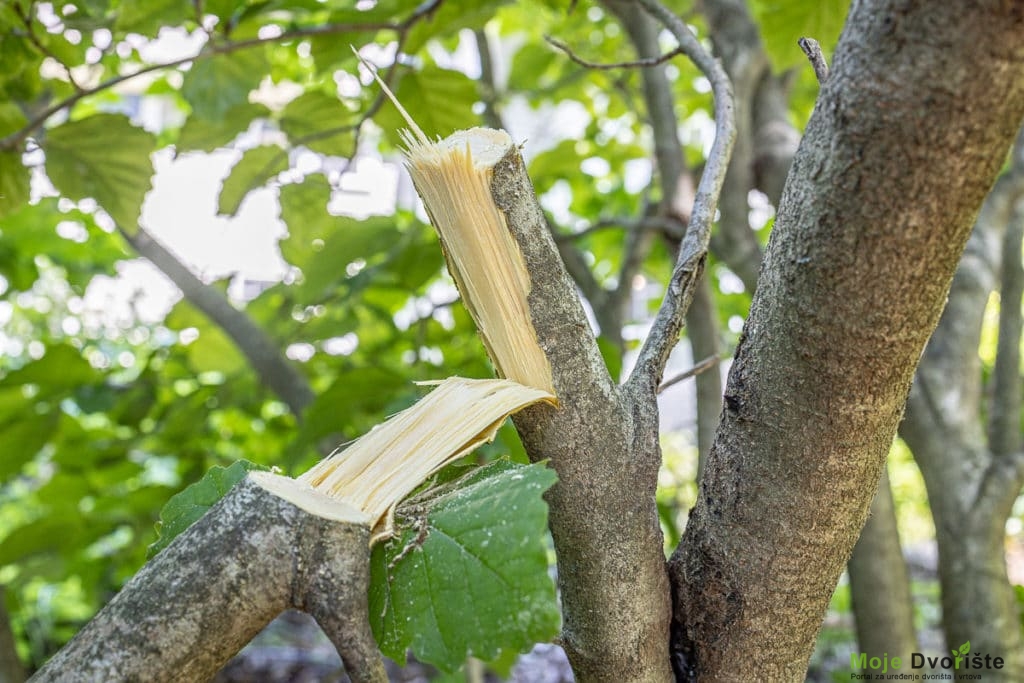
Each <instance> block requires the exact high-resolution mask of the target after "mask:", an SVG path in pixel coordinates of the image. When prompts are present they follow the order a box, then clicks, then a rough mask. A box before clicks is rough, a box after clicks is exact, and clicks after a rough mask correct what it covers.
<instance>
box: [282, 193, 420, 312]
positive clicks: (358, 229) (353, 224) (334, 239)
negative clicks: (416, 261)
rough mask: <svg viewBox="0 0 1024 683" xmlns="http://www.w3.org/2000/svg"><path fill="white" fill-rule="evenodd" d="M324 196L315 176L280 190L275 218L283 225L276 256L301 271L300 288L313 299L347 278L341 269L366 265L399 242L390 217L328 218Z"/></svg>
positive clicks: (327, 194)
mask: <svg viewBox="0 0 1024 683" xmlns="http://www.w3.org/2000/svg"><path fill="white" fill-rule="evenodd" d="M330 193H331V189H330V186H329V185H328V184H327V181H326V180H324V178H323V176H319V175H317V176H310V177H308V178H306V180H305V181H304V182H302V183H301V184H298V185H287V186H285V187H283V188H281V219H282V220H283V221H284V222H285V224H286V225H287V226H288V237H287V239H284V240H282V241H281V255H282V256H283V257H284V258H285V259H286V260H287V261H288V262H289V263H291V264H292V265H295V266H298V267H299V268H300V269H301V270H302V276H303V282H302V289H303V291H304V292H305V293H307V294H308V295H309V296H310V297H313V298H314V299H319V298H322V296H323V295H324V292H325V291H326V290H327V289H328V288H329V287H330V286H331V285H333V284H335V283H337V282H338V281H340V280H342V279H344V278H346V277H347V275H346V273H345V266H346V265H347V264H349V263H351V262H353V261H355V260H356V259H360V258H362V259H365V260H367V261H369V260H371V258H373V257H374V256H376V255H378V254H381V253H382V252H384V251H386V250H388V249H390V248H391V247H393V246H394V245H395V244H396V243H397V242H398V240H399V238H400V233H399V231H398V229H397V228H396V227H395V221H394V218H391V217H374V218H368V219H366V220H362V221H360V220H356V219H354V218H347V217H342V216H332V215H331V214H329V213H328V212H327V201H328V199H329V198H330Z"/></svg>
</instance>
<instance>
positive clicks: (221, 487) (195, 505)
mask: <svg viewBox="0 0 1024 683" xmlns="http://www.w3.org/2000/svg"><path fill="white" fill-rule="evenodd" d="M265 469H267V468H265V467H261V466H260V465H257V464H255V463H251V462H249V461H248V460H239V461H237V462H235V463H233V464H232V465H231V466H229V467H218V466H216V465H215V466H213V467H211V468H210V469H209V470H208V471H207V472H206V474H204V475H203V478H202V479H200V480H199V481H197V482H196V483H194V484H190V485H189V486H186V487H185V489H183V490H182V491H181V492H179V493H176V494H175V495H173V496H172V497H171V499H170V500H168V501H167V504H166V505H164V507H163V509H162V510H161V511H160V521H159V522H157V534H158V538H157V540H156V542H155V543H153V544H152V545H151V546H149V549H148V550H147V551H146V559H150V558H152V557H153V556H155V555H156V554H157V553H159V552H160V551H161V550H163V549H164V548H166V547H167V546H168V545H170V543H171V541H173V540H174V539H175V537H176V536H177V535H178V534H180V533H181V532H183V531H184V530H185V529H187V528H189V527H190V526H192V524H193V523H194V522H196V521H198V520H199V518H200V517H202V516H203V515H205V514H206V511H207V510H209V509H210V508H211V507H213V506H214V505H215V504H216V503H217V501H219V500H220V499H221V498H223V497H224V495H225V494H226V493H227V492H228V491H230V490H231V487H233V486H234V485H235V484H237V483H238V482H240V481H242V479H244V478H245V475H246V474H247V473H248V472H249V471H250V470H265Z"/></svg>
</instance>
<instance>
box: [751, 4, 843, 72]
mask: <svg viewBox="0 0 1024 683" xmlns="http://www.w3.org/2000/svg"><path fill="white" fill-rule="evenodd" d="M849 8H850V2H849V0H824V2H806V0H754V1H753V2H751V9H752V10H753V12H754V16H755V18H756V19H757V22H758V23H759V24H760V25H761V37H762V38H763V40H764V42H765V49H766V50H767V52H768V55H769V56H770V57H771V59H772V63H773V64H774V65H775V68H776V69H777V70H779V71H783V70H785V69H788V68H790V67H793V66H798V65H802V64H805V63H806V61H807V58H806V57H805V56H804V53H803V52H802V51H801V50H800V47H799V46H798V45H797V41H798V40H799V39H800V38H814V39H815V40H817V41H818V42H819V43H821V45H822V47H823V48H825V49H826V50H831V49H832V48H833V47H834V46H835V44H836V40H837V38H838V37H839V31H840V30H842V28H843V22H844V21H845V20H846V13H847V10H849ZM826 54H829V53H826ZM830 61H831V60H830Z"/></svg>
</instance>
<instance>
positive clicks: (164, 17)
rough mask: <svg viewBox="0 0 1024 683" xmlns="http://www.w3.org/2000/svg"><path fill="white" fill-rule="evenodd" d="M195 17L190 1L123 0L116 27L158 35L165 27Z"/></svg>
mask: <svg viewBox="0 0 1024 683" xmlns="http://www.w3.org/2000/svg"><path fill="white" fill-rule="evenodd" d="M193 16H195V12H194V10H193V7H192V3H191V2H189V0H122V1H121V7H120V9H119V11H118V13H117V23H116V24H115V27H116V28H117V29H118V30H120V31H132V32H135V33H143V34H146V35H156V32H157V31H158V30H159V29H160V28H161V27H162V26H165V25H168V24H170V25H177V24H181V23H183V22H185V21H186V20H188V19H191V18H192V17H193Z"/></svg>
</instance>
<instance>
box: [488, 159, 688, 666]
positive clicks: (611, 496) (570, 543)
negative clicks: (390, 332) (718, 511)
mask: <svg viewBox="0 0 1024 683" xmlns="http://www.w3.org/2000/svg"><path fill="white" fill-rule="evenodd" d="M491 187H492V194H493V197H494V200H495V203H496V204H497V205H498V207H499V208H500V209H501V210H502V212H503V213H504V214H505V217H506V219H507V222H508V225H509V228H510V230H511V232H512V235H513V237H514V238H515V240H516V242H517V243H518V245H519V247H520V249H521V250H522V254H523V257H524V260H525V262H526V266H527V269H528V271H529V273H530V279H531V286H532V289H531V292H530V298H529V305H530V312H531V317H532V319H533V324H534V328H535V329H536V331H537V336H538V341H539V343H540V346H541V348H542V349H544V351H545V353H546V355H547V357H548V358H549V360H550V362H551V367H552V371H553V374H554V377H553V379H554V385H555V391H556V394H557V396H558V400H559V402H560V404H561V405H560V408H559V409H557V410H555V409H553V408H551V407H549V406H536V407H531V408H527V409H526V410H523V411H522V412H520V413H519V414H518V415H516V416H515V417H514V418H513V419H514V421H515V424H516V427H517V428H518V430H519V434H520V436H521V437H522V440H523V444H524V445H525V446H526V450H527V452H528V453H529V454H530V457H531V459H533V460H535V461H537V460H543V459H549V460H550V464H551V466H552V467H554V469H555V471H556V472H557V473H558V483H557V484H555V486H554V487H553V488H552V489H551V490H550V491H549V493H548V495H547V500H548V503H549V505H550V526H551V534H552V537H553V538H554V541H555V548H556V550H557V551H558V585H559V589H560V592H561V598H562V610H563V620H564V625H563V633H562V646H563V647H564V648H565V651H566V653H567V654H568V656H569V660H570V662H571V663H572V666H573V670H574V671H575V673H576V676H577V678H578V679H579V680H584V681H616V682H618V681H627V680H628V681H668V680H671V676H672V671H671V667H670V666H669V655H668V632H669V621H670V611H669V592H668V590H669V589H668V576H667V574H666V570H665V559H664V554H663V551H662V543H663V541H662V534H661V529H660V526H659V523H658V516H657V509H656V507H655V504H654V492H655V486H656V483H657V472H658V466H659V460H660V457H659V455H660V452H659V450H658V444H657V440H656V438H655V439H654V440H653V441H652V440H651V439H648V438H644V439H637V438H636V435H637V434H640V433H643V434H647V433H649V432H650V430H649V429H648V430H641V429H639V428H638V425H637V422H638V421H644V422H649V421H651V420H654V423H655V425H656V424H657V414H656V412H655V413H653V414H650V411H648V412H649V414H646V415H642V416H641V415H632V414H631V413H630V411H629V410H628V408H627V403H626V402H625V401H624V399H623V397H622V394H621V392H620V390H619V387H618V386H617V385H616V384H615V382H613V381H612V379H611V377H609V375H608V371H607V369H606V368H605V365H604V361H603V360H602V358H601V354H600V352H599V351H598V348H597V344H596V342H595V341H594V337H593V334H592V333H591V330H590V325H589V323H588V322H587V318H586V315H585V314H584V312H583V308H582V305H581V304H580V301H579V299H578V298H577V295H576V289H575V287H574V286H573V283H572V281H571V280H570V279H569V276H568V275H567V274H566V272H565V269H564V268H563V267H562V264H561V262H560V260H559V258H558V251H557V249H556V247H555V244H554V242H553V240H552V239H551V236H550V234H549V232H548V229H547V225H546V223H545V220H544V216H543V214H542V213H541V210H540V207H539V206H538V205H537V202H536V198H535V195H534V191H533V186H532V184H531V183H530V179H529V177H528V176H527V174H526V168H525V165H524V164H523V160H522V157H521V156H520V154H519V150H518V149H516V148H512V149H510V150H509V152H508V154H507V155H506V156H505V157H504V158H503V159H502V161H500V162H499V163H498V164H497V165H496V166H495V168H494V176H493V180H492V184H491ZM644 426H647V427H649V425H644ZM654 434H655V435H656V434H657V430H656V429H655V430H654Z"/></svg>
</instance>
